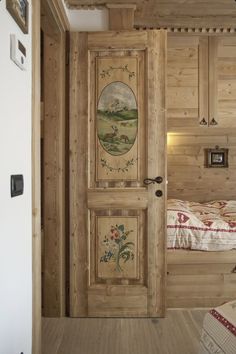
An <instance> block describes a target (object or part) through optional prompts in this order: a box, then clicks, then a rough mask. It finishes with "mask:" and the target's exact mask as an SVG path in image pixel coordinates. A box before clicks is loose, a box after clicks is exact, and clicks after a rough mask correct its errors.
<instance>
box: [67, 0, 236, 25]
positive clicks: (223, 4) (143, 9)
mask: <svg viewBox="0 0 236 354" xmlns="http://www.w3.org/2000/svg"><path fill="white" fill-rule="evenodd" d="M66 3H67V4H68V5H69V6H70V7H72V8H73V7H75V8H76V7H77V8H81V7H84V8H94V7H96V6H98V7H101V6H102V7H104V0H93V1H91V0H66ZM113 3H117V1H116V0H110V1H109V4H113ZM126 3H127V1H126V0H119V4H126ZM132 3H133V4H137V10H136V12H135V17H134V24H135V26H137V27H139V26H146V27H154V28H157V27H197V28H202V27H208V28H209V27H216V28H219V27H224V26H225V27H231V26H232V24H234V23H235V18H236V9H235V4H234V1H231V0H216V1H214V3H212V1H211V0H200V1H193V0H185V1H183V0H134V1H132Z"/></svg>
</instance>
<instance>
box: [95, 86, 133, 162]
mask: <svg viewBox="0 0 236 354" xmlns="http://www.w3.org/2000/svg"><path fill="white" fill-rule="evenodd" d="M137 129H138V109H137V101H136V98H135V95H134V93H133V91H132V90H131V88H130V87H129V86H128V85H127V84H124V83H123V82H120V81H115V82H112V83H110V84H108V85H107V86H105V88H104V89H103V90H102V92H101V95H100V97H99V100H98V107H97V132H98V137H99V141H100V144H101V145H102V147H103V148H104V150H105V151H106V152H107V153H109V154H111V155H114V156H119V155H124V154H126V153H127V152H128V151H130V150H131V148H132V147H133V145H134V143H135V140H136V136H137Z"/></svg>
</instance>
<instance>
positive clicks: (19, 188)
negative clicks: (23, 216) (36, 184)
mask: <svg viewBox="0 0 236 354" xmlns="http://www.w3.org/2000/svg"><path fill="white" fill-rule="evenodd" d="M23 193H24V177H23V175H11V197H17V196H18V195H21V194H23Z"/></svg>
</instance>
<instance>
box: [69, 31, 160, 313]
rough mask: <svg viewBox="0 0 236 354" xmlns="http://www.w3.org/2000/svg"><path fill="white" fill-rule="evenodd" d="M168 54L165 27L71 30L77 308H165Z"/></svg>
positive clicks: (73, 309) (73, 300) (73, 299)
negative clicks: (147, 29)
mask: <svg viewBox="0 0 236 354" xmlns="http://www.w3.org/2000/svg"><path fill="white" fill-rule="evenodd" d="M165 52H166V34H165V32H164V31H130V32H123V31H122V32H100V33H72V34H71V53H70V54H71V56H70V57H71V59H70V85H71V87H70V315H71V316H105V317H108V316H112V317H113V316H122V317H125V316H126V317H130V316H150V317H155V316H163V315H164V309H165V297H164V292H165V199H166V187H165V186H166V127H165V125H166V124H165ZM157 176H160V177H162V179H163V181H162V182H161V183H160V184H157V183H151V184H149V185H144V183H143V180H144V179H145V178H147V177H149V178H155V177H157ZM159 182H160V181H159ZM157 190H158V192H157V194H158V195H159V197H158V196H156V195H155V193H156V191H157ZM160 195H161V196H160Z"/></svg>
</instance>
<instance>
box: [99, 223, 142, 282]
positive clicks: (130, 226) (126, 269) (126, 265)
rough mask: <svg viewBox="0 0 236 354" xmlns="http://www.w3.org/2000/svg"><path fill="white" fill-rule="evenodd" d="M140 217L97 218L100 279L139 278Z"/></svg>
mask: <svg viewBox="0 0 236 354" xmlns="http://www.w3.org/2000/svg"><path fill="white" fill-rule="evenodd" d="M137 264H138V217H97V276H98V277H99V278H103V279H109V278H122V279H137V278H138V269H137Z"/></svg>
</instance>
